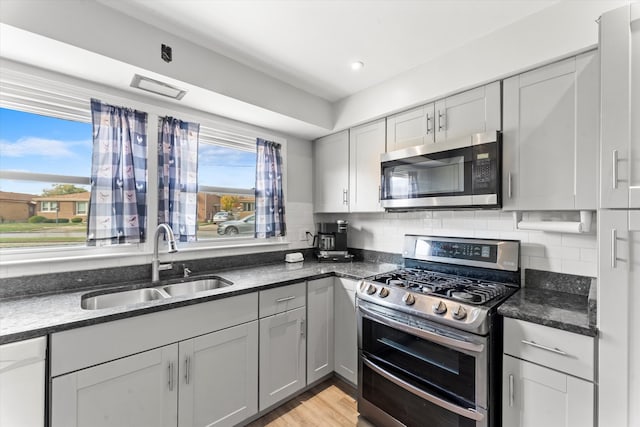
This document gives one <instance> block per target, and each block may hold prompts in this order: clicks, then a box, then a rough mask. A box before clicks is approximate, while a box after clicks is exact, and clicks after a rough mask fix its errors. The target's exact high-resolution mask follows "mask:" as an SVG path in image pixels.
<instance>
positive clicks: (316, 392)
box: [247, 378, 358, 427]
mask: <svg viewBox="0 0 640 427" xmlns="http://www.w3.org/2000/svg"><path fill="white" fill-rule="evenodd" d="M357 425H358V411H357V408H356V390H355V389H354V388H353V387H351V386H349V385H347V384H346V383H344V382H343V381H340V380H338V379H337V378H331V379H329V380H327V381H325V382H323V383H321V384H318V385H317V386H315V387H313V388H311V389H309V390H307V391H306V392H304V393H302V394H301V395H299V396H297V397H296V398H294V399H293V400H291V401H289V402H287V403H285V404H284V405H282V406H280V407H279V408H276V409H274V410H273V411H271V412H269V413H268V414H266V415H264V416H263V417H262V418H259V419H257V420H255V421H254V422H252V423H251V424H248V426H247V427H316V426H317V427H332V426H336V427H354V426H357Z"/></svg>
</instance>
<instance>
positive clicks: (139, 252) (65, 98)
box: [0, 58, 291, 271]
mask: <svg viewBox="0 0 640 427" xmlns="http://www.w3.org/2000/svg"><path fill="white" fill-rule="evenodd" d="M0 66H1V67H2V69H3V73H2V75H0V89H1V90H0V107H3V108H8V109H13V110H19V111H24V112H28V113H33V114H39V115H44V116H49V117H55V118H60V119H66V120H75V121H81V122H85V123H91V107H90V100H91V98H92V97H93V98H98V99H101V100H102V101H103V102H106V103H110V104H114V105H122V106H126V107H127V108H133V109H136V110H140V111H145V112H146V113H147V114H148V119H147V120H148V121H147V126H148V127H147V135H148V148H147V149H148V152H147V171H148V183H147V185H148V188H150V189H155V188H158V176H157V173H153V171H157V168H158V163H157V155H158V153H157V141H158V133H157V127H153V126H154V124H157V122H158V118H159V117H163V116H179V117H180V118H181V120H185V121H193V122H197V123H200V125H201V129H205V133H204V138H207V131H208V130H214V131H215V132H217V133H218V137H219V138H220V139H219V140H220V141H221V142H224V140H225V138H223V137H222V136H225V135H226V138H228V139H229V143H233V141H234V140H233V136H234V135H245V136H247V135H250V136H251V138H252V139H253V141H255V138H257V137H261V138H264V139H269V140H272V141H275V142H277V143H279V144H281V145H282V161H283V169H284V170H285V171H286V170H287V140H286V139H285V138H283V137H280V136H278V135H275V134H274V133H273V131H269V130H267V129H264V128H260V127H257V126H254V125H251V124H247V123H243V122H236V121H234V120H232V119H228V118H225V117H220V116H216V115H214V114H211V113H207V112H204V111H198V110H193V109H190V108H187V107H181V106H178V105H175V104H174V103H171V102H167V101H164V100H158V99H156V98H154V97H151V96H147V95H145V94H132V93H130V92H126V91H122V90H119V89H114V88H111V87H107V86H104V85H101V84H98V83H95V82H87V81H82V80H79V79H76V78H73V77H70V76H65V75H62V74H59V73H55V72H51V71H48V70H42V69H37V68H35V67H31V66H28V65H25V64H19V63H16V62H13V61H10V60H6V59H2V58H0ZM234 148H235V147H234ZM2 179H15V180H27V181H40V182H54V183H61V184H79V185H90V177H80V176H71V175H52V174H41V173H31V172H18V171H2ZM287 179H288V177H287V174H286V173H285V174H284V177H283V186H284V189H285V192H284V199H285V200H284V202H285V206H287V182H288V181H287ZM198 191H199V192H200V191H209V192H215V193H217V194H221V195H222V194H239V192H240V191H246V193H244V194H253V191H254V190H253V189H244V190H243V189H236V188H223V187H209V186H202V187H199V188H198ZM157 209H158V192H157V191H149V192H148V193H147V215H148V216H147V221H148V222H147V230H148V237H147V239H146V241H145V242H144V243H127V244H121V245H113V246H101V247H99V246H96V247H93V246H87V245H60V246H46V247H22V248H0V266H3V267H4V266H20V265H25V264H34V263H35V264H38V263H43V264H44V263H51V262H55V263H56V268H55V269H54V270H57V271H67V270H68V269H69V267H67V265H71V268H73V266H74V265H75V264H78V265H79V263H82V261H83V260H87V259H91V260H104V261H105V262H103V263H100V264H95V263H94V264H92V266H91V267H89V268H96V267H98V266H100V267H111V266H120V265H138V264H141V263H143V264H144V263H146V262H149V260H150V258H149V256H150V255H151V254H152V253H153V235H154V230H155V229H156V227H157ZM290 243H291V242H290V241H289V239H288V235H287V236H283V237H275V238H268V239H256V238H254V237H234V238H232V239H231V238H229V239H225V238H221V239H205V240H200V241H196V242H180V243H179V244H178V248H179V252H178V254H172V255H171V256H170V258H171V259H176V258H178V259H180V258H182V259H193V258H205V257H210V256H211V253H210V252H207V251H208V250H209V251H210V250H223V249H228V250H231V252H236V250H240V251H241V252H240V253H247V252H251V250H252V249H255V250H260V248H264V247H278V246H280V247H286V246H287V245H289V244H290ZM88 252H89V253H88ZM227 253H229V251H227ZM109 260H113V261H109ZM76 268H78V267H76ZM86 268H88V266H86V265H85V264H82V267H80V269H86Z"/></svg>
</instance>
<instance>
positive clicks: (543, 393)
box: [502, 355, 618, 427]
mask: <svg viewBox="0 0 640 427" xmlns="http://www.w3.org/2000/svg"><path fill="white" fill-rule="evenodd" d="M503 362H504V370H503V381H502V384H503V386H502V390H503V398H502V424H503V425H504V426H509V427H540V426H548V427H590V426H591V427H592V426H593V425H594V424H593V421H594V417H593V414H594V385H593V384H592V383H590V382H588V381H585V380H582V379H579V378H575V377H572V376H570V375H567V374H563V373H562V372H558V371H554V370H552V369H549V368H545V367H543V366H540V365H536V364H534V363H529V362H526V361H524V360H520V359H516V358H515V357H511V356H507V355H504V359H503ZM606 425H612V426H613V425H618V424H615V423H612V424H606Z"/></svg>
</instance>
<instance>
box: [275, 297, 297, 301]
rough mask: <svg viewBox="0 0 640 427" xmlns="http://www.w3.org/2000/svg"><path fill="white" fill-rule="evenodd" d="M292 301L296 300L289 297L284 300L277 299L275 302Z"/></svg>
mask: <svg viewBox="0 0 640 427" xmlns="http://www.w3.org/2000/svg"><path fill="white" fill-rule="evenodd" d="M292 299H296V297H295V296H291V297H285V298H278V299H277V300H276V302H285V301H291V300H292Z"/></svg>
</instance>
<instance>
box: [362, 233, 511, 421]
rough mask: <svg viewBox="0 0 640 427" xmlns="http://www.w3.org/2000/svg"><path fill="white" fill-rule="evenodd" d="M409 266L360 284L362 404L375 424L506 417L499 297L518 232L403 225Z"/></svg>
mask: <svg viewBox="0 0 640 427" xmlns="http://www.w3.org/2000/svg"><path fill="white" fill-rule="evenodd" d="M403 258H404V268H401V269H399V270H395V271H392V272H389V273H385V274H379V275H377V276H373V277H369V278H367V279H364V280H362V281H361V282H360V284H359V286H358V288H357V305H358V350H359V371H358V411H359V412H360V414H361V416H363V417H365V418H366V419H368V420H370V421H372V422H373V423H374V424H375V425H376V426H379V427H383V426H385V427H386V426H394V427H395V426H429V427H444V426H447V427H453V426H456V427H489V426H490V427H495V426H499V425H500V417H501V416H500V413H501V411H500V384H501V381H500V375H501V355H502V322H501V319H500V316H498V315H497V312H496V309H497V307H498V305H499V304H500V303H501V302H502V301H504V300H505V299H506V298H508V297H509V296H510V295H511V294H513V293H514V292H515V291H516V290H517V289H518V288H519V287H520V266H519V259H520V242H518V241H513V240H487V239H466V238H447V237H434V236H418V235H406V236H405V242H404V251H403Z"/></svg>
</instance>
